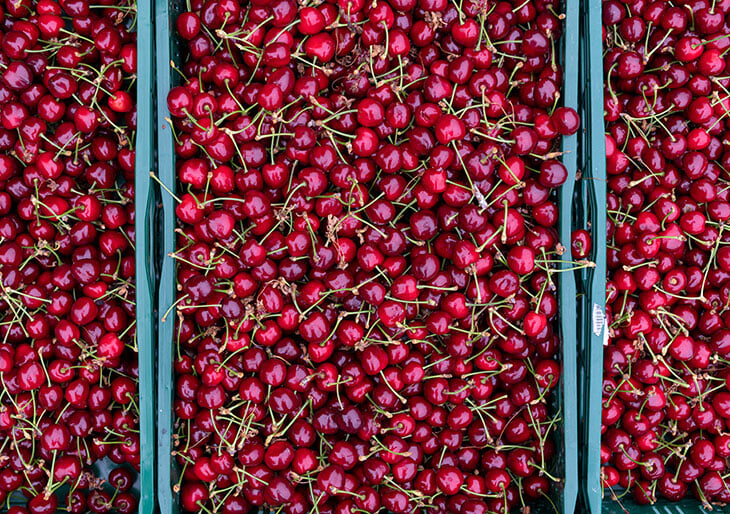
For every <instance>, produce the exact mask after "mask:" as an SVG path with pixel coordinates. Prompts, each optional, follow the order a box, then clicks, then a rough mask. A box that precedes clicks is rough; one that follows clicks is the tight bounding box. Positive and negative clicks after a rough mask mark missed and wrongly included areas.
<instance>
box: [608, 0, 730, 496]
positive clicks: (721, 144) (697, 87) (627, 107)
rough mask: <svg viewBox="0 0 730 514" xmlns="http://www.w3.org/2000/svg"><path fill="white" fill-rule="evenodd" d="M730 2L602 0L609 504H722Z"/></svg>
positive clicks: (729, 288) (729, 382) (729, 377)
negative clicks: (660, 501) (686, 501)
mask: <svg viewBox="0 0 730 514" xmlns="http://www.w3.org/2000/svg"><path fill="white" fill-rule="evenodd" d="M729 14H730V2H728V1H727V0H718V1H708V0H688V1H687V2H682V3H675V4H673V3H672V2H665V1H647V0H636V1H633V2H627V3H623V2H619V1H617V0H605V1H604V2H603V26H604V33H603V37H604V45H605V53H604V74H605V101H604V110H605V120H606V125H607V127H606V128H607V135H606V155H607V171H608V190H609V192H608V198H607V204H608V220H609V221H608V235H609V237H608V239H609V241H608V250H607V262H608V287H607V291H606V294H607V298H606V302H607V310H608V320H609V323H610V325H609V341H608V346H607V347H606V348H605V352H604V379H603V417H602V432H603V441H602V446H601V460H602V464H603V468H602V475H603V484H604V487H605V488H606V491H605V494H606V496H608V497H611V498H614V499H617V500H618V501H621V499H622V498H623V497H624V496H626V495H629V496H631V495H632V496H633V499H634V500H635V501H636V502H638V503H640V504H650V503H654V502H655V501H656V500H657V499H659V498H664V499H668V500H672V501H676V500H680V499H681V498H683V497H685V496H690V497H695V498H697V499H699V500H700V502H701V503H702V504H704V505H705V506H708V507H709V506H710V505H711V504H713V503H723V504H724V503H728V502H730V483H728V481H727V475H728V471H730V466H728V457H730V433H729V430H728V429H729V428H730V330H729V329H728V327H729V326H730V310H728V306H729V305H730V304H729V297H730V246H729V245H730V231H728V228H727V227H726V225H725V223H727V221H728V219H730V189H729V188H728V187H727V184H728V179H729V178H730V176H729V175H728V169H730V151H729V150H728V147H727V140H728V135H730V133H729V132H728V129H729V128H730V119H729V118H728V114H729V113H730V91H729V90H728V88H730V75H729V72H730V55H728V50H729V49H730V24H728V21H727V20H728V18H727V16H728V15H729Z"/></svg>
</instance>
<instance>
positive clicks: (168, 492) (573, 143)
mask: <svg viewBox="0 0 730 514" xmlns="http://www.w3.org/2000/svg"><path fill="white" fill-rule="evenodd" d="M184 5H185V4H184V2H182V1H181V0H160V1H157V2H156V3H155V25H156V42H157V49H156V52H157V54H156V62H157V98H158V99H159V102H158V105H157V125H156V130H157V155H158V162H159V171H158V177H159V180H160V181H161V182H162V184H163V185H164V187H165V188H167V189H169V191H171V192H173V193H174V192H175V190H176V187H175V186H176V184H175V182H176V180H175V151H174V141H173V135H172V131H171V129H170V126H169V124H168V122H167V119H168V118H170V114H169V111H168V109H167V102H166V98H167V93H168V91H169V90H170V89H171V88H172V87H174V86H176V85H178V84H179V82H180V78H181V77H180V75H179V74H178V73H177V72H175V71H174V70H173V69H172V67H171V64H170V63H171V61H174V62H175V63H176V64H178V65H179V64H180V60H179V57H180V51H179V47H178V41H177V40H176V38H175V35H174V27H175V20H176V18H177V16H178V14H180V12H182V10H183V9H184ZM564 24H565V25H564V31H563V38H562V40H561V44H560V56H561V62H562V63H563V76H564V84H563V90H562V101H563V105H565V106H568V107H572V108H574V109H576V110H578V106H579V63H578V60H577V58H576V55H577V54H576V49H577V48H578V45H579V41H580V5H579V0H566V1H565V20H564ZM579 135H580V134H576V135H573V136H570V137H565V138H563V144H562V147H561V150H562V152H564V153H563V155H562V158H561V159H562V162H563V164H565V166H566V168H567V169H568V180H567V181H566V183H565V185H563V186H562V188H561V190H560V192H559V204H560V220H559V238H560V243H561V245H562V246H563V247H564V248H566V252H565V253H564V254H563V255H562V261H563V262H561V263H560V269H563V270H569V269H571V268H572V267H573V264H572V263H571V262H570V261H571V256H570V236H571V232H572V229H573V217H572V206H573V195H574V192H575V190H574V185H575V180H576V170H577V166H578V146H579V145H578V139H579ZM161 198H162V210H161V219H160V231H159V234H160V235H159V239H160V246H161V248H160V253H161V262H162V266H161V273H160V279H159V280H160V287H159V293H158V312H160V313H164V312H166V311H167V310H168V309H169V308H170V306H171V305H172V304H173V302H174V301H175V281H176V266H175V261H174V259H173V258H171V257H169V255H170V254H171V253H172V252H174V251H175V243H176V238H175V212H174V211H175V200H174V199H173V198H172V197H171V195H170V194H169V193H166V192H163V193H162V195H161ZM556 275H557V278H558V280H559V298H558V301H559V304H560V310H561V322H560V332H561V336H562V341H563V349H562V365H563V376H562V380H561V384H560V387H559V391H558V392H557V394H556V396H555V404H556V406H557V407H558V408H559V409H560V412H561V416H562V418H563V424H562V426H561V427H560V428H559V429H558V432H557V440H556V443H557V446H558V454H557V456H556V458H555V461H554V462H553V468H552V469H551V472H553V473H557V475H558V476H560V477H562V481H561V483H560V484H559V486H558V487H557V488H554V489H553V491H554V492H553V494H552V498H551V500H552V502H553V503H554V504H555V506H556V507H557V509H558V512H559V513H561V514H573V513H574V512H575V506H576V502H577V498H578V494H579V489H580V486H579V474H578V470H579V468H578V446H577V444H576V443H577V441H578V432H579V430H578V423H579V421H578V418H579V404H578V387H577V384H578V369H577V347H576V341H577V340H578V332H577V323H576V320H577V319H578V314H577V307H576V296H577V289H576V274H575V273H572V272H570V271H565V272H562V273H558V274H556ZM174 321H175V317H174V316H169V317H168V318H167V319H166V320H164V321H163V320H162V319H161V318H160V320H159V323H158V332H157V333H158V368H157V369H158V374H157V458H158V470H157V497H158V501H159V508H160V512H162V513H164V514H168V513H169V514H178V513H179V512H181V508H180V505H179V500H178V494H177V491H176V486H177V485H178V484H179V482H180V478H181V477H180V473H181V470H180V469H179V467H178V465H177V463H176V462H175V459H174V457H173V450H174V448H173V446H172V434H173V427H174V420H173V409H172V406H173V400H174V383H175V381H174V369H173V358H174V352H175V341H174ZM261 512H263V511H261ZM532 512H544V513H553V512H555V509H553V507H552V506H549V505H548V504H543V505H540V506H538V507H537V508H534V509H533V510H532Z"/></svg>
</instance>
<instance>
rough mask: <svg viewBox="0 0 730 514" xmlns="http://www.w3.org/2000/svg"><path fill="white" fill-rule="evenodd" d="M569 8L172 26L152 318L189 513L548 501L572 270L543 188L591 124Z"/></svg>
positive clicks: (296, 16)
mask: <svg viewBox="0 0 730 514" xmlns="http://www.w3.org/2000/svg"><path fill="white" fill-rule="evenodd" d="M559 10H560V2H558V1H553V0H537V1H527V2H525V1H523V0H514V1H501V2H496V3H493V2H486V1H484V2H482V1H465V2H450V1H448V0H387V1H386V0H367V1H365V0H337V1H334V0H332V1H325V2H299V3H297V2H295V1H294V0H253V1H251V2H239V1H238V0H211V1H207V2H204V1H202V0H191V1H190V2H189V3H188V10H187V11H186V12H183V13H182V14H180V15H179V17H178V18H177V20H176V30H177V35H178V37H179V39H180V41H181V43H182V47H183V56H184V57H183V61H182V62H180V63H176V64H174V66H175V68H176V69H175V73H176V76H182V77H184V78H183V80H182V81H181V83H180V85H178V86H176V87H174V88H173V89H172V90H171V91H170V92H169V95H168V97H167V105H168V108H169V111H170V114H171V119H170V123H171V125H172V127H173V129H174V138H175V150H176V155H177V162H176V172H177V181H178V182H177V196H176V199H177V202H178V203H177V207H176V214H177V219H178V229H177V236H178V241H177V250H176V252H175V253H174V254H172V255H171V256H170V257H172V258H174V259H176V261H177V264H178V268H177V283H178V286H177V288H178V296H177V299H176V301H175V303H174V305H171V306H170V308H169V310H168V312H167V313H161V314H162V320H165V321H167V320H168V319H170V318H172V319H174V322H175V327H176V329H175V333H176V355H177V358H176V361H175V372H176V388H175V400H174V406H173V408H174V413H175V418H176V422H175V433H174V435H173V443H174V452H173V455H174V458H175V460H176V461H177V463H178V464H179V466H180V475H179V476H180V480H179V483H177V484H173V488H174V490H175V491H176V492H178V493H179V498H180V504H181V506H182V507H183V508H184V510H186V511H189V512H205V513H212V512H221V513H225V514H236V513H246V512H249V510H250V509H251V508H252V507H256V506H267V507H270V508H274V509H276V510H277V512H282V513H286V514H300V513H309V512H317V513H320V514H325V513H327V514H330V513H337V514H351V513H362V512H369V513H375V512H379V511H380V510H381V509H385V510H387V511H390V512H393V513H396V514H399V513H406V512H414V511H416V510H418V511H420V510H421V509H425V510H427V511H428V512H433V513H434V514H436V513H450V514H484V513H487V512H491V513H495V512H498V513H506V512H513V511H515V510H517V509H520V508H522V507H525V506H526V505H532V504H537V503H540V502H544V503H548V502H549V501H550V499H549V496H550V494H551V488H552V487H553V484H554V483H555V482H557V483H558V484H559V483H560V481H561V475H560V468H559V467H558V465H557V463H556V462H555V459H553V456H554V455H555V453H556V444H555V441H554V434H555V432H556V429H557V428H558V427H559V426H560V423H561V415H560V412H558V410H557V409H556V408H554V407H553V405H554V401H553V400H554V393H555V391H556V386H557V384H558V380H559V377H560V375H561V365H560V362H559V353H560V346H561V341H560V337H559V335H558V334H557V333H556V320H557V315H558V303H557V299H556V280H555V273H556V268H557V267H558V264H559V263H560V262H563V261H564V260H566V259H568V260H569V259H570V256H569V250H568V249H567V248H564V247H563V246H562V245H560V244H559V241H558V235H557V231H556V228H555V226H556V222H557V220H558V207H557V204H556V195H555V194H554V193H555V190H556V188H558V187H560V186H561V185H562V184H563V183H564V182H565V181H566V179H567V177H568V171H567V170H566V168H565V166H564V165H563V164H562V163H561V161H560V155H561V154H560V151H559V149H560V144H561V138H562V136H564V135H568V134H574V133H575V132H576V131H577V130H578V128H579V119H578V116H577V114H576V112H575V111H574V110H573V109H571V108H567V107H562V106H561V94H560V91H561V84H562V82H563V78H562V69H561V66H560V64H559V62H558V60H557V52H558V51H559V48H560V40H559V38H560V36H561V30H562V18H563V16H562V15H560V14H559ZM582 265H588V264H587V263H583V264H577V266H582ZM525 508H527V507H525Z"/></svg>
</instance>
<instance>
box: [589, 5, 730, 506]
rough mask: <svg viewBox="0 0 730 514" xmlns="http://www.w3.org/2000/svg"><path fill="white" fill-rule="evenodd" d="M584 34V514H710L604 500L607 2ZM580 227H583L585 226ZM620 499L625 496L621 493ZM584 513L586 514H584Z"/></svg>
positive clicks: (592, 13) (594, 8)
mask: <svg viewBox="0 0 730 514" xmlns="http://www.w3.org/2000/svg"><path fill="white" fill-rule="evenodd" d="M581 11H582V23H583V34H585V37H584V38H583V40H582V41H581V43H582V44H581V86H582V97H581V106H582V108H583V111H582V115H581V116H582V119H583V121H584V129H585V130H584V131H583V144H582V152H581V155H580V158H581V161H580V162H581V166H582V169H583V176H584V180H583V181H582V182H583V184H582V186H583V188H582V191H581V195H582V201H583V209H584V212H583V214H584V216H583V220H582V221H583V222H584V225H585V226H587V222H586V220H590V228H591V232H592V235H593V247H594V256H593V260H594V262H595V263H596V267H595V268H593V269H591V270H589V271H587V272H586V273H585V282H584V284H583V288H584V291H585V293H586V295H585V298H584V302H583V303H582V305H581V310H582V316H581V317H582V321H581V345H582V355H581V362H580V374H581V386H582V401H581V418H582V420H583V423H582V430H581V449H582V452H581V483H582V486H583V487H582V490H581V494H582V498H581V499H582V500H583V501H582V502H581V503H582V505H581V509H582V510H581V512H583V511H585V510H588V511H589V512H591V514H601V513H602V514H625V513H627V512H630V513H631V514H689V513H700V512H706V511H705V510H703V509H702V506H701V503H700V502H699V501H697V500H695V499H693V498H688V499H685V500H683V501H681V502H670V501H668V500H665V499H662V498H659V499H658V500H657V502H656V503H655V504H654V505H637V504H636V503H635V502H634V501H633V497H632V495H630V494H629V495H626V496H625V497H624V498H621V499H620V501H615V500H612V499H611V497H610V493H608V494H606V497H605V498H603V494H602V488H601V452H600V445H601V410H602V409H601V403H602V394H601V386H602V382H603V343H604V340H605V338H606V329H607V327H606V326H605V323H602V322H601V320H602V319H603V313H604V312H605V306H606V246H605V243H604V241H606V157H605V156H606V149H605V136H604V134H605V126H604V121H603V48H602V44H603V43H602V41H601V0H583V6H582V9H581ZM579 226H580V225H579ZM615 492H616V494H618V495H620V494H621V492H622V491H621V490H620V489H619V490H616V491H615ZM583 509H584V510H583ZM712 512H730V509H728V508H727V507H724V508H723V507H718V506H713V511H712Z"/></svg>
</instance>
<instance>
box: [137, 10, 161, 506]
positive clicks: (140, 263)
mask: <svg viewBox="0 0 730 514" xmlns="http://www.w3.org/2000/svg"><path fill="white" fill-rule="evenodd" d="M152 27H153V18H152V3H151V1H150V0H138V2H137V137H136V141H135V212H136V216H135V232H136V247H135V263H136V269H135V272H136V273H135V275H136V300H137V306H136V309H137V346H138V351H139V353H138V355H139V416H140V427H139V430H140V433H139V438H140V445H141V446H140V448H141V450H140V451H141V459H140V475H139V484H140V496H139V509H138V512H139V513H140V514H152V513H153V512H154V511H155V504H156V498H155V471H156V470H155V458H154V455H155V419H156V418H155V399H156V398H155V388H156V380H155V346H156V344H155V343H156V338H155V314H154V308H155V305H154V294H155V291H156V289H157V281H156V274H155V261H156V259H155V253H154V245H153V238H154V235H155V230H154V226H153V223H154V213H155V211H156V205H155V200H154V190H153V188H152V187H151V178H150V171H152V170H154V164H155V155H154V149H155V146H154V119H153V113H154V104H153V98H154V97H153V93H154V90H153V87H154V69H155V68H154V65H153V55H154V45H153V41H154V34H153V32H152Z"/></svg>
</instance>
